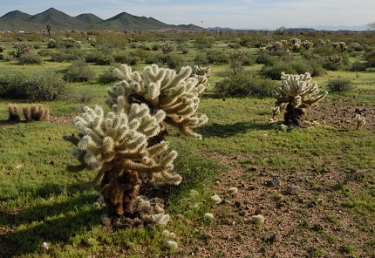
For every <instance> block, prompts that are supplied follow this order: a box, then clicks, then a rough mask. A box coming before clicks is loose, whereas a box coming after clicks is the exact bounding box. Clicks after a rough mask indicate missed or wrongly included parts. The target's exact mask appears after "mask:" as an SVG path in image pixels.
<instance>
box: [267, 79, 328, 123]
mask: <svg viewBox="0 0 375 258" xmlns="http://www.w3.org/2000/svg"><path fill="white" fill-rule="evenodd" d="M318 93H319V88H318V84H317V83H316V82H311V74H310V73H305V74H300V75H293V74H285V73H284V72H282V73H281V85H280V86H279V87H278V88H277V89H276V90H275V91H274V92H273V96H274V97H275V98H276V99H277V101H276V102H275V104H276V107H275V108H273V109H272V111H273V118H274V116H275V115H277V114H278V113H280V112H281V111H283V110H284V109H286V113H285V116H284V123H285V125H287V126H288V127H289V129H292V128H293V127H294V126H298V127H302V126H304V124H303V116H305V115H306V114H307V111H306V109H308V108H314V107H316V106H317V103H318V102H319V101H320V100H322V99H323V98H325V97H326V96H327V94H328V92H327V91H326V92H324V93H323V94H322V95H319V96H316V94H318Z"/></svg>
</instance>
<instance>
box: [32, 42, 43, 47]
mask: <svg viewBox="0 0 375 258" xmlns="http://www.w3.org/2000/svg"><path fill="white" fill-rule="evenodd" d="M41 48H42V44H41V43H40V42H35V43H34V49H41Z"/></svg>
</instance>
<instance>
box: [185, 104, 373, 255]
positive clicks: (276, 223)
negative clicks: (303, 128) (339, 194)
mask: <svg viewBox="0 0 375 258" xmlns="http://www.w3.org/2000/svg"><path fill="white" fill-rule="evenodd" d="M356 109H359V110H363V116H364V117H365V119H366V124H365V125H364V126H363V127H362V128H361V130H368V131H370V130H371V131H372V130H373V129H374V122H375V108H371V109H369V108H367V109H366V108H364V107H363V106H350V105H345V104H337V103H336V104H335V103H329V104H321V105H320V106H319V107H318V108H316V109H313V110H309V111H308V116H307V117H306V118H307V121H310V122H313V121H317V122H318V123H319V124H320V125H322V126H324V127H325V128H329V129H334V130H344V131H347V130H355V128H356V120H355V110H356ZM364 109H365V110H364ZM309 117H311V118H314V120H309ZM292 133H293V132H292ZM212 157H215V158H217V159H218V160H219V161H220V162H222V163H224V164H227V165H229V166H230V167H231V169H230V170H229V171H226V172H225V173H223V174H222V175H220V176H219V177H218V178H220V180H218V181H217V182H216V186H215V189H214V191H215V192H216V193H217V194H218V195H219V196H224V197H225V196H226V198H225V200H224V201H223V203H222V204H219V205H217V206H216V207H215V209H214V210H213V211H212V213H213V214H214V215H215V220H214V221H213V222H212V223H211V225H209V226H208V227H205V228H202V229H197V231H196V236H197V237H198V238H200V239H202V240H203V241H201V242H196V243H194V246H193V245H192V246H188V247H185V248H186V254H187V255H188V256H189V257H190V256H196V257H283V258H286V257H367V256H366V255H364V254H363V253H364V251H363V250H364V249H363V248H364V245H365V243H366V242H367V241H368V240H369V239H370V238H371V237H372V236H373V233H374V232H364V231H361V230H358V227H357V226H354V225H355V224H356V221H354V220H353V216H352V215H351V214H349V212H347V211H344V210H341V208H340V205H337V206H335V205H334V204H335V201H336V200H335V198H336V197H335V193H334V191H333V190H332V186H333V185H335V184H337V182H338V181H340V180H344V178H345V177H346V176H347V174H346V172H344V171H340V170H333V171H331V170H330V169H329V168H326V170H325V169H323V170H322V171H315V172H314V171H313V172H311V171H292V173H287V174H286V175H282V172H276V171H267V170H260V169H258V168H257V167H255V166H254V167H252V168H250V171H249V168H248V167H245V166H244V165H243V164H241V162H239V161H240V160H241V159H242V158H244V157H241V154H234V155H232V156H230V157H228V156H223V155H219V154H213V155H212ZM249 172H250V173H251V174H252V180H250V181H249V180H247V179H246V178H245V177H246V174H249ZM357 172H358V171H353V173H357ZM357 174H360V173H357ZM311 178H313V179H314V182H323V183H322V185H319V186H318V187H316V186H314V185H313V183H312V182H310V179H311ZM231 187H237V188H238V189H239V191H238V193H237V194H236V195H235V196H230V195H229V194H228V189H229V188H231ZM347 187H348V190H349V191H351V190H353V191H355V190H357V189H358V188H360V187H361V185H360V183H358V181H357V182H356V181H355V180H353V181H350V182H347ZM357 191H358V190H357ZM338 201H339V200H337V202H338ZM259 214H261V215H263V216H264V218H265V221H264V224H263V225H256V224H254V223H252V216H254V215H259ZM374 225H375V224H374ZM199 243H200V244H199ZM202 243H203V244H202ZM197 244H198V246H197ZM345 244H349V245H350V244H352V245H353V246H356V249H355V251H353V252H351V251H349V250H346V249H345V248H344V249H343V245H345ZM371 248H373V249H375V246H373V247H371Z"/></svg>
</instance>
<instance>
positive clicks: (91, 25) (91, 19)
mask: <svg viewBox="0 0 375 258" xmlns="http://www.w3.org/2000/svg"><path fill="white" fill-rule="evenodd" d="M48 22H49V23H50V24H51V26H52V30H72V29H75V30H88V29H99V30H102V29H106V30H115V31H124V30H163V29H179V30H187V29H189V30H204V29H203V28H202V27H199V26H196V25H193V24H189V25H171V24H166V23H163V22H161V21H158V20H156V19H154V18H152V17H150V18H147V17H144V16H143V17H139V16H134V15H131V14H129V13H126V12H122V13H120V14H118V15H116V16H114V17H112V18H109V19H106V20H103V19H101V18H100V17H98V16H96V15H94V14H91V13H85V14H80V15H78V16H76V17H72V16H69V15H67V14H66V13H64V12H61V11H59V10H56V9H54V8H49V9H48V10H46V11H44V12H42V13H39V14H36V15H33V16H32V15H29V14H27V13H23V12H21V11H11V12H9V13H7V14H5V15H4V16H2V17H0V30H12V31H15V30H23V31H35V30H46V24H47V23H48Z"/></svg>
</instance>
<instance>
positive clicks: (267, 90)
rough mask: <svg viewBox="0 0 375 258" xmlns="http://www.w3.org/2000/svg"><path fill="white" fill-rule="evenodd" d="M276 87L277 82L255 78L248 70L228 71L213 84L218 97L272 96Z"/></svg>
mask: <svg viewBox="0 0 375 258" xmlns="http://www.w3.org/2000/svg"><path fill="white" fill-rule="evenodd" d="M276 87H277V82H275V81H272V80H269V79H261V78H256V77H255V76H254V75H252V74H251V73H249V72H245V71H243V72H240V73H233V72H230V73H228V74H227V75H226V77H224V78H223V79H222V80H220V81H217V82H216V84H215V93H216V95H217V96H220V97H227V96H232V97H234V96H236V97H247V96H259V97H267V96H268V97H269V96H272V91H273V90H274V89H275V88H276Z"/></svg>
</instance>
